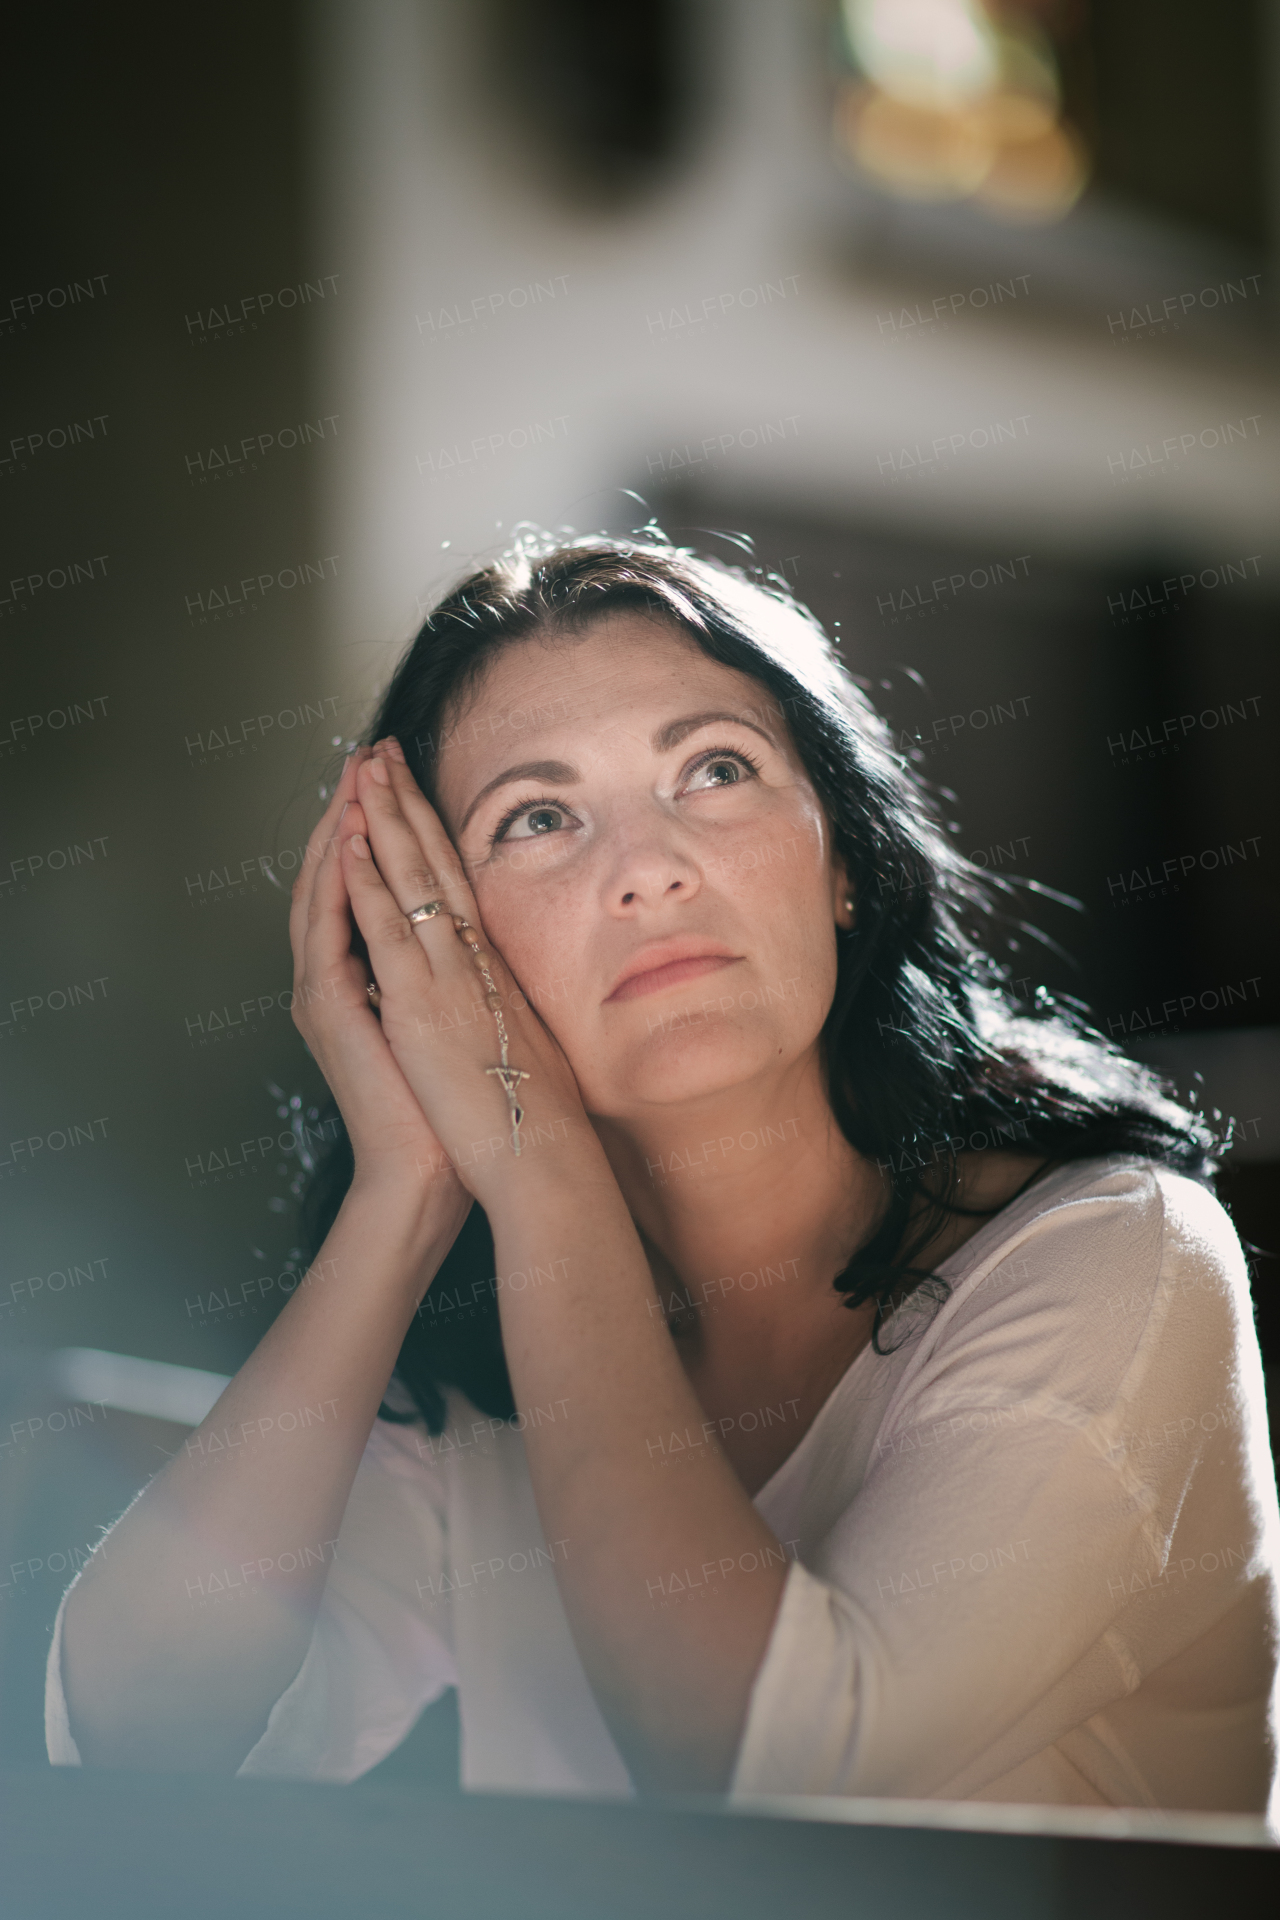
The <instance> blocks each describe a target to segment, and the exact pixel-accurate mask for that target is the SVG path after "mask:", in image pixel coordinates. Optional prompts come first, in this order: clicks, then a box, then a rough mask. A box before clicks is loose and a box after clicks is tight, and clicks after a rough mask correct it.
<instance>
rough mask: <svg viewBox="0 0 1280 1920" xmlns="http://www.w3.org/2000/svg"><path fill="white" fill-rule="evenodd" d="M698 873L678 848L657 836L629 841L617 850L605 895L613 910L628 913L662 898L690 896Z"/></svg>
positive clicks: (654, 903) (675, 898)
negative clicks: (656, 837)
mask: <svg viewBox="0 0 1280 1920" xmlns="http://www.w3.org/2000/svg"><path fill="white" fill-rule="evenodd" d="M701 881H702V876H701V874H700V873H699V871H698V868H697V866H696V865H695V864H694V862H693V861H692V860H690V859H689V858H688V856H687V855H686V854H684V853H683V852H682V851H681V850H680V849H679V848H678V847H675V846H671V845H668V844H663V842H662V840H661V839H657V840H648V839H646V840H645V841H644V842H639V841H637V842H633V843H632V844H631V845H630V846H629V847H627V848H626V849H620V850H619V855H618V858H617V861H616V863H615V865H614V869H613V873H612V875H611V876H610V881H609V890H608V898H609V904H610V907H611V909H612V910H613V911H614V912H620V913H631V912H634V911H635V910H636V909H637V908H642V907H656V906H658V905H660V904H661V903H662V902H663V901H668V902H671V901H676V900H684V899H688V898H691V897H692V896H693V895H694V894H695V893H697V891H698V889H699V887H700V885H701Z"/></svg>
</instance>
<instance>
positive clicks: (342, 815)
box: [338, 800, 351, 826]
mask: <svg viewBox="0 0 1280 1920" xmlns="http://www.w3.org/2000/svg"><path fill="white" fill-rule="evenodd" d="M350 805H351V802H350V801H349V800H344V801H343V803H342V812H341V813H340V814H339V815H338V825H339V826H341V825H342V823H343V821H344V820H345V819H346V817H347V808H348V807H349V806H350Z"/></svg>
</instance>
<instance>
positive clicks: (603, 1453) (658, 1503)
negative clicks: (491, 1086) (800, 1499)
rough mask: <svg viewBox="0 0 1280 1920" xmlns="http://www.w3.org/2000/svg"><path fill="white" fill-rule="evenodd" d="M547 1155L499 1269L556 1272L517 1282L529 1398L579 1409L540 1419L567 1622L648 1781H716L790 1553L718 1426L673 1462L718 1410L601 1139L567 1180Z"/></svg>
mask: <svg viewBox="0 0 1280 1920" xmlns="http://www.w3.org/2000/svg"><path fill="white" fill-rule="evenodd" d="M547 1158H549V1156H546V1155H540V1156H538V1159H539V1160H540V1161H541V1162H542V1164H541V1165H540V1166H539V1167H538V1168H537V1169H536V1171H535V1169H534V1168H533V1167H532V1166H531V1167H530V1168H529V1169H527V1170H524V1171H522V1172H521V1174H520V1175H519V1176H518V1178H513V1179H512V1180H511V1181H510V1182H508V1183H507V1187H506V1192H507V1198H506V1200H505V1202H504V1204H503V1205H502V1206H501V1207H500V1208H498V1209H495V1212H494V1213H491V1216H490V1218H491V1224H492V1225H493V1228H494V1240H495V1247H496V1251H497V1255H498V1270H499V1272H505V1271H511V1270H515V1269H525V1270H528V1268H529V1267H530V1266H539V1267H540V1268H541V1269H542V1271H544V1272H548V1271H549V1272H553V1273H554V1274H555V1276H556V1278H555V1279H554V1281H551V1282H547V1283H544V1284H543V1285H542V1286H541V1287H539V1288H536V1289H534V1288H525V1289H523V1290H520V1291H516V1290H514V1289H505V1290H504V1292H503V1294H502V1301H503V1307H502V1323H503V1342H504V1345H505V1348H506V1353H507V1364H508V1367H509V1370H510V1373H511V1380H512V1386H513V1389H514V1392H515V1396H516V1404H517V1406H519V1407H534V1406H537V1405H540V1404H545V1403H547V1402H550V1401H556V1402H557V1403H561V1404H562V1405H563V1408H564V1416H563V1418H556V1419H554V1420H547V1421H542V1420H534V1419H531V1420H529V1421H528V1423H527V1425H526V1428H525V1435H524V1438H525V1446H526V1448H527V1451H528V1457H529V1466H530V1473H531V1476H532V1480H533V1487H534V1494H535V1497H536V1500H537V1503H538V1511H539V1514H540V1517H541V1519H542V1522H543V1525H544V1527H545V1529H546V1534H547V1538H548V1539H549V1540H556V1541H561V1540H563V1541H564V1542H565V1549H564V1553H563V1555H561V1556H558V1557H557V1560H556V1568H557V1576H558V1579H559V1582H560V1588H561V1593H562V1596H563V1599H564V1603H565V1608H566V1612H567V1614H568V1617H569V1623H570V1626H571V1628H572V1631H573V1635H574V1639H575V1642H576V1644H577V1647H578V1652H579V1654H580V1656H581V1658H582V1661H583V1665H584V1667H585V1668H586V1671H587V1674H588V1677H589V1679H590V1681H591V1684H592V1688H593V1690H594V1692H595V1695H596V1698H597V1701H598V1702H599V1704H600V1707H601V1710H602V1712H603V1713H604V1715H605V1718H606V1719H607V1721H608V1723H609V1726H610V1730H611V1731H612V1733H613V1735H614V1738H615V1739H616V1740H617V1742H618V1744H619V1746H620V1748H621V1749H622V1752H623V1754H624V1756H625V1758H626V1760H627V1763H628V1765H629V1767H630V1768H631V1771H632V1773H633V1776H634V1777H635V1779H636V1781H637V1784H638V1785H640V1786H641V1787H645V1788H651V1789H654V1790H660V1789H664V1788H666V1789H674V1788H687V1789H695V1790H702V1791H708V1792H715V1791H720V1790H722V1789H723V1788H724V1787H725V1786H727V1784H728V1781H729V1778H730V1775H731V1773H732V1768H733V1759H734V1754H735V1752H736V1749H737V1745H738V1741H739V1737H740V1735H741V1730H742V1726H743V1723H744V1721H745V1717H746V1710H747V1704H748V1700H749V1697H750V1691H751V1684H752V1681H753V1679H754V1677H755V1674H756V1672H757V1670H758V1668H759V1665H760V1662H761V1660H762V1658H763V1656H764V1652H765V1649H766V1647H767V1645H768V1640H769V1634H770V1631H771V1629H772V1625H773V1621H774V1618H775V1616H776V1613H777V1609H778V1604H779V1601H780V1599H781V1595H782V1589H783V1586H784V1584H785V1579H786V1564H785V1555H784V1553H783V1550H782V1548H781V1547H780V1546H779V1543H778V1541H777V1540H776V1539H775V1538H774V1536H773V1534H772V1533H771V1532H770V1531H769V1528H768V1527H767V1526H766V1525H765V1523H764V1521H763V1520H762V1519H761V1518H760V1516H759V1514H758V1513H757V1512H756V1510H755V1508H754V1507H753V1505H752V1503H751V1501H750V1499H749V1498H748V1496H747V1494H746V1492H745V1491H744V1489H743V1487H742V1484H741V1482H740V1481H739V1480H738V1478H737V1476H736V1474H735V1473H734V1471H733V1469H732V1467H731V1466H730V1465H729V1463H728V1461H727V1460H726V1459H725V1457H724V1455H723V1454H722V1453H721V1452H719V1451H718V1449H717V1448H716V1446H715V1444H714V1440H713V1439H712V1438H710V1437H708V1438H707V1439H706V1442H705V1444H699V1445H697V1446H694V1447H691V1448H690V1449H689V1451H688V1452H687V1453H686V1454H685V1455H684V1456H683V1463H682V1465H681V1466H680V1467H679V1468H676V1469H671V1468H669V1467H664V1466H663V1465H661V1464H660V1463H661V1462H662V1461H663V1460H664V1459H665V1458H666V1457H667V1456H666V1453H665V1448H664V1446H663V1442H664V1441H665V1439H666V1438H667V1437H668V1436H669V1435H670V1434H672V1433H678V1434H684V1433H690V1432H691V1433H693V1434H695V1435H700V1434H702V1433H703V1431H704V1430H703V1410H702V1407H701V1406H700V1404H699V1402H698V1399H697V1396H696V1395H695V1393H694V1391H693V1388H692V1387H691V1385H690V1384H689V1381H688V1379H687V1377H686V1375H685V1372H684V1369H683V1367H682V1365H681V1363H680V1360H679V1357H678V1355H677V1353H676V1350H675V1345H674V1343H673V1341H672V1339H671V1336H670V1333H669V1332H668V1330H667V1325H666V1320H665V1316H664V1315H663V1314H662V1312H661V1310H660V1308H659V1306H658V1302H657V1300H656V1298H655V1294H654V1289H653V1283H652V1279H651V1276H650V1273H649V1269H648V1264H647V1261H646V1259H645V1256H644V1252H643V1249H642V1247H641V1244H640V1240H639V1236H638V1234H637V1233H636V1229H635V1226H634V1223H633V1222H632V1220H631V1216H630V1214H629V1213H628V1211H627V1207H626V1204H625V1202H624V1200H623V1197H622V1195H621V1193H620V1192H619V1190H618V1187H617V1185H616V1183H615V1181H614V1179H613V1176H612V1173H611V1171H610V1169H609V1167H608V1164H607V1162H606V1161H605V1160H604V1156H603V1154H601V1155H600V1157H599V1160H600V1164H599V1167H598V1168H594V1167H593V1168H592V1170H591V1172H590V1173H589V1174H588V1175H587V1176H586V1177H585V1178H584V1177H583V1176H582V1173H581V1170H580V1167H579V1171H578V1172H577V1173H576V1174H575V1175H574V1176H573V1177H572V1178H571V1179H569V1178H565V1179H563V1180H561V1181H558V1180H557V1177H556V1176H554V1175H551V1174H550V1173H549V1170H548V1168H547V1167H546V1164H545V1162H546V1159H547ZM574 1158H575V1162H577V1160H578V1156H577V1155H576V1154H575V1156H574ZM495 1213H496V1217H495Z"/></svg>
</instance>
